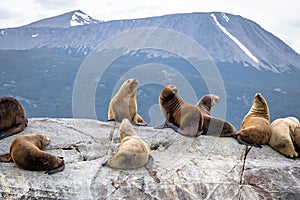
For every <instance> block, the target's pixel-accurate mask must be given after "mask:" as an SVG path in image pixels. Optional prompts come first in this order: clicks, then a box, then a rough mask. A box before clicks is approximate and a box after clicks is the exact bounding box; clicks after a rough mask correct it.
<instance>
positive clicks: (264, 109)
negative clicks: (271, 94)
mask: <svg viewBox="0 0 300 200" xmlns="http://www.w3.org/2000/svg"><path fill="white" fill-rule="evenodd" d="M251 113H253V114H254V115H258V116H261V117H264V118H266V119H267V120H269V121H270V114H269V107H268V104H267V101H266V100H265V98H264V97H263V96H262V94H261V93H256V94H255V96H254V100H253V105H252V107H251Z"/></svg>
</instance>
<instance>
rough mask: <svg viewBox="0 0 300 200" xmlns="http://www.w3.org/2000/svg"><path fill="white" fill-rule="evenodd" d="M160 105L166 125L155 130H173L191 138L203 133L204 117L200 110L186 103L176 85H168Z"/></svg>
mask: <svg viewBox="0 0 300 200" xmlns="http://www.w3.org/2000/svg"><path fill="white" fill-rule="evenodd" d="M159 105H160V109H161V112H162V114H163V116H164V117H165V119H166V120H165V123H164V124H163V125H160V126H156V127H155V128H166V127H168V128H172V129H173V130H174V131H177V132H178V133H180V134H182V135H184V136H190V137H198V136H200V135H201V133H202V127H203V115H202V113H201V111H200V109H199V108H198V107H196V106H193V105H191V104H189V103H186V102H184V101H183V100H182V99H181V98H180V97H179V95H178V89H177V87H176V86H175V85H168V86H166V87H165V88H163V90H162V91H161V93H160V96H159Z"/></svg>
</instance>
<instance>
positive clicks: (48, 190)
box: [0, 118, 300, 200]
mask: <svg viewBox="0 0 300 200" xmlns="http://www.w3.org/2000/svg"><path fill="white" fill-rule="evenodd" d="M118 126H119V124H118V123H113V122H109V123H107V122H99V121H96V120H87V119H47V118H32V119H29V125H28V127H27V128H26V129H25V130H24V131H23V132H22V133H20V134H28V133H40V134H45V135H47V136H48V137H49V138H50V139H51V143H50V144H49V145H48V146H47V147H46V148H45V149H44V150H45V151H47V152H50V153H52V154H55V155H57V156H62V157H64V159H65V162H66V168H65V170H64V171H63V172H59V173H57V174H53V175H46V174H44V172H38V171H26V170H23V169H20V168H18V167H17V166H16V165H15V164H14V163H0V197H1V199H30V198H32V199H40V198H46V199H171V198H172V199H247V200H248V199H261V198H265V199H299V196H300V171H299V168H300V165H299V164H300V161H299V160H292V159H288V158H286V157H284V156H282V155H281V154H279V153H277V152H276V151H274V150H273V149H271V148H270V147H269V146H266V145H264V146H263V148H262V149H258V148H248V147H246V146H243V145H240V144H238V142H237V141H236V140H235V139H233V138H219V137H213V136H200V137H198V138H188V137H184V136H181V135H179V134H178V133H175V132H174V131H172V130H171V129H163V130H157V129H153V128H152V127H135V130H136V133H137V135H139V136H140V137H142V138H143V139H144V140H145V141H146V142H148V143H149V144H150V146H151V149H152V152H151V155H152V157H153V159H154V163H153V171H155V172H157V174H156V177H157V178H158V179H159V180H160V182H159V183H158V182H157V181H156V180H155V179H154V177H153V176H150V174H149V172H148V170H147V169H145V168H140V169H137V170H116V169H111V168H109V167H107V166H104V167H103V166H102V163H103V162H105V161H106V160H107V159H108V158H109V156H111V155H112V153H114V152H116V150H117V148H118V143H119V142H120V138H119V130H118ZM20 134H19V135H20ZM14 137H15V136H12V137H9V138H5V139H3V140H0V143H1V145H0V154H4V153H8V152H9V147H10V144H11V142H12V140H13V139H14Z"/></svg>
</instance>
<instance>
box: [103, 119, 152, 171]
mask: <svg viewBox="0 0 300 200" xmlns="http://www.w3.org/2000/svg"><path fill="white" fill-rule="evenodd" d="M120 139H121V144H120V147H119V149H118V151H117V153H116V154H114V155H113V156H112V157H111V158H110V159H108V161H107V162H106V163H105V164H104V165H108V166H109V167H111V168H116V169H136V168H140V167H143V166H145V165H146V164H147V162H148V160H149V156H150V151H151V149H150V146H149V144H148V143H146V142H144V141H143V140H142V139H141V138H140V137H139V136H137V135H136V134H135V131H134V129H133V127H132V124H131V123H130V121H129V120H128V119H127V118H124V119H123V120H122V122H121V125H120Z"/></svg>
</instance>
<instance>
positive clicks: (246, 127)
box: [235, 93, 272, 148]
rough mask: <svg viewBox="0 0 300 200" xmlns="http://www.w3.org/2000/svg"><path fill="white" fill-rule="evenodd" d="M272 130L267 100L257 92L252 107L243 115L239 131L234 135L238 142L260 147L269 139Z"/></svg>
mask: <svg viewBox="0 0 300 200" xmlns="http://www.w3.org/2000/svg"><path fill="white" fill-rule="evenodd" d="M271 134H272V131H271V125H270V113H269V107H268V104H267V101H266V100H265V99H264V97H263V96H262V95H261V94H260V93H257V94H255V96H254V100H253V104H252V107H251V108H250V110H249V112H248V113H247V114H246V115H245V116H244V119H243V121H242V125H241V129H240V131H238V132H236V134H235V137H236V138H237V140H238V142H239V143H240V144H244V145H249V146H254V147H260V148H261V144H267V143H268V142H269V140H270V137H271Z"/></svg>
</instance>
